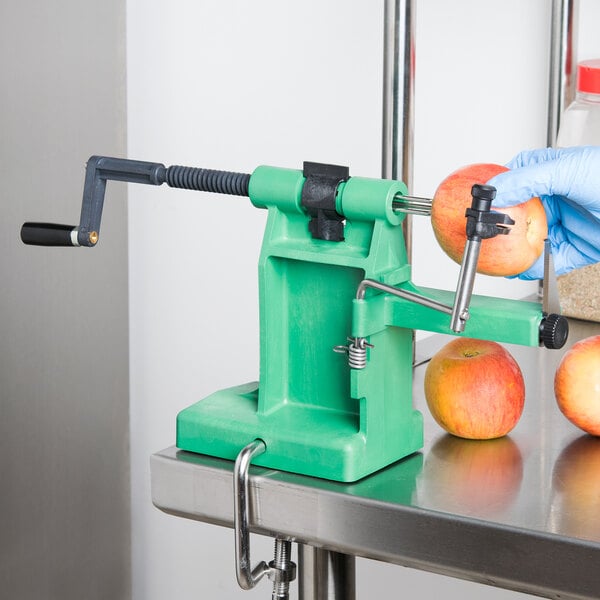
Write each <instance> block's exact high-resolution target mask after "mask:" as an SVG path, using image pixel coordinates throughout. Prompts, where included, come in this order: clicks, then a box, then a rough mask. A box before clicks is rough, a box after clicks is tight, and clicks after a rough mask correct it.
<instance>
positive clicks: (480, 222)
mask: <svg viewBox="0 0 600 600" xmlns="http://www.w3.org/2000/svg"><path fill="white" fill-rule="evenodd" d="M471 195H472V197H473V200H472V202H471V206H470V208H467V210H466V212H465V217H466V218H467V226H466V234H467V241H466V244H465V249H464V253H463V259H462V263H461V266H460V273H459V276H458V284H457V287H456V295H455V297H454V306H453V307H452V315H451V317H450V328H451V329H452V331H454V332H457V333H460V332H462V331H464V329H465V324H466V322H467V320H468V319H469V304H470V302H471V296H472V294H473V285H474V283H475V275H476V273H477V262H478V260H479V252H480V250H481V240H484V239H489V238H493V237H496V236H497V235H506V234H508V233H509V231H510V229H509V227H508V226H509V225H514V224H515V222H514V221H513V220H512V219H511V218H510V217H509V216H508V215H506V214H504V213H499V212H495V211H492V210H491V206H492V200H493V199H494V198H495V197H496V188H495V187H493V186H491V185H480V184H475V185H474V186H473V187H472V188H471Z"/></svg>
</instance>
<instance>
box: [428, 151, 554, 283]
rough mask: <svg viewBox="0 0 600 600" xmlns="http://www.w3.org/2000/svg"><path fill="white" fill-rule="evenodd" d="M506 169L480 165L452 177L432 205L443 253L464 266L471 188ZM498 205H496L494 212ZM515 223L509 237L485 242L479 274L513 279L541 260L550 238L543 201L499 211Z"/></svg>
mask: <svg viewBox="0 0 600 600" xmlns="http://www.w3.org/2000/svg"><path fill="white" fill-rule="evenodd" d="M504 171H508V169H507V168H506V167H503V166H501V165H496V164H490V163H477V164H473V165H468V166H466V167H462V168H460V169H458V170H457V171H454V173H452V174H450V175H449V176H448V177H446V179H444V180H443V181H442V182H441V183H440V185H439V186H438V188H437V190H436V192H435V194H434V196H433V202H432V205H431V225H432V227H433V232H434V234H435V237H436V239H437V241H438V243H439V245H440V246H441V248H442V250H444V252H445V253H446V254H447V255H448V256H449V257H450V258H451V259H452V260H454V261H455V262H457V263H460V262H461V260H462V255H463V252H464V248H465V243H466V239H467V236H466V218H465V210H466V209H467V208H468V207H470V206H471V202H472V196H471V188H472V187H473V185H474V184H476V183H480V184H484V183H486V182H487V181H489V180H490V179H491V178H492V177H494V176H495V175H498V174H499V173H502V172H504ZM493 208H494V205H493V203H492V209H493ZM498 210H499V211H500V212H502V213H505V214H507V215H508V216H509V217H510V218H511V219H513V220H514V221H515V224H514V225H512V226H511V228H510V233H509V234H508V235H498V236H496V237H494V238H490V239H487V240H483V241H482V244H481V251H480V254H479V262H478V264H477V272H478V273H483V274H485V275H497V276H504V277H506V276H510V275H518V274H519V273H522V272H523V271H526V270H527V269H529V267H531V265H533V263H534V262H535V261H536V260H537V259H538V258H539V257H540V256H541V254H542V252H543V250H544V240H545V239H546V237H548V223H547V220H546V213H545V212H544V207H543V206H542V203H541V202H540V200H539V198H532V199H531V200H528V201H527V202H524V203H522V204H517V205H516V206H513V207H510V208H502V209H498Z"/></svg>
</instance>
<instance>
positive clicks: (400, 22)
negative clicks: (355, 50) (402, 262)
mask: <svg viewBox="0 0 600 600" xmlns="http://www.w3.org/2000/svg"><path fill="white" fill-rule="evenodd" d="M415 8H416V2H415V1H414V0H385V5H384V34H383V128H382V154H381V157H382V165H381V176H382V177H383V178H384V179H400V180H401V181H403V182H404V183H405V184H406V186H407V187H408V190H409V192H410V191H411V188H412V184H413V139H414V80H415V71H414V65H415V23H416V18H415ZM403 230H404V231H403V232H404V240H405V243H406V251H407V256H408V259H409V261H410V257H411V250H412V248H411V246H412V243H411V236H412V232H411V223H410V218H409V217H407V218H406V219H405V220H404V223H403Z"/></svg>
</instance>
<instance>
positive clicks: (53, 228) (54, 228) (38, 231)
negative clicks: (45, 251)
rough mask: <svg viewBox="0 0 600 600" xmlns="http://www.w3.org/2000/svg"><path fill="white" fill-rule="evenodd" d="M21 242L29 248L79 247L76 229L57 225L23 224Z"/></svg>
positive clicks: (71, 226)
mask: <svg viewBox="0 0 600 600" xmlns="http://www.w3.org/2000/svg"><path fill="white" fill-rule="evenodd" d="M21 241H22V242H23V243H24V244H29V245H30V246H79V243H78V242H77V227H76V226H75V225H59V224H58V223H23V226H22V227H21Z"/></svg>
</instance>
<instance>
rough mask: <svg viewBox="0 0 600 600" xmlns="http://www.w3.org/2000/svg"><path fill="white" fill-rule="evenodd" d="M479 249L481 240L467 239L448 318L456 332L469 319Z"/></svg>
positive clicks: (451, 327)
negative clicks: (450, 313) (450, 314)
mask: <svg viewBox="0 0 600 600" xmlns="http://www.w3.org/2000/svg"><path fill="white" fill-rule="evenodd" d="M480 249H481V240H470V239H467V242H466V244H465V251H464V254H463V260H462V263H461V266H460V273H459V275H458V284H457V286H456V295H455V297H454V306H453V307H452V316H451V318H450V329H452V331H454V332H456V333H460V332H462V331H464V330H465V324H466V322H467V320H468V319H469V304H470V303H471V295H472V294H473V285H474V283H475V274H476V272H477V261H478V259H479V251H480Z"/></svg>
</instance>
